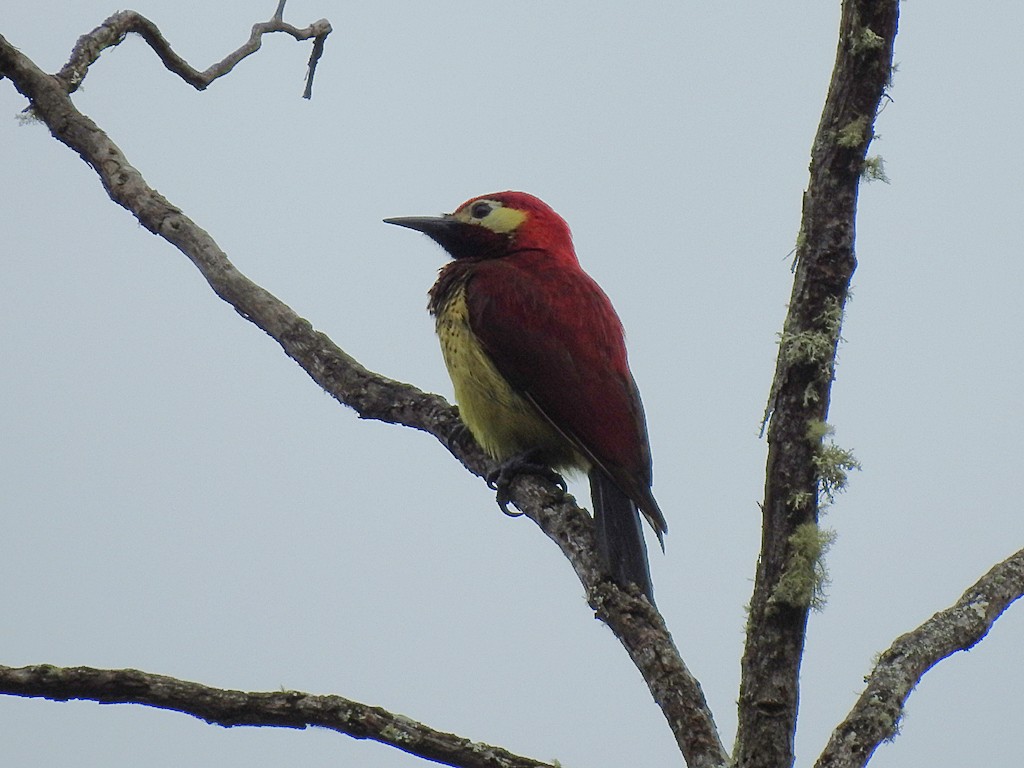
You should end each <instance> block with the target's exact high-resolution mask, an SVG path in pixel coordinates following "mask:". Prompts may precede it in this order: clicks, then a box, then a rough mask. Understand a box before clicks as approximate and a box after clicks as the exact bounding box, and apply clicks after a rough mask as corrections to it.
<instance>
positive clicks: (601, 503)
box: [590, 467, 654, 605]
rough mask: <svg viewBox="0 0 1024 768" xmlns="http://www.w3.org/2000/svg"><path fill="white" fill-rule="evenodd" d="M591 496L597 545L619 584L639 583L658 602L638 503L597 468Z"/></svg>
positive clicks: (652, 602)
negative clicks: (648, 561) (648, 562)
mask: <svg viewBox="0 0 1024 768" xmlns="http://www.w3.org/2000/svg"><path fill="white" fill-rule="evenodd" d="M590 495H591V497H592V499H593V502H594V526H595V528H596V533H597V547H598V551H599V553H600V555H601V559H602V560H603V561H604V564H605V567H606V568H607V570H608V573H609V574H611V577H612V578H613V579H614V580H615V582H616V583H618V584H622V585H626V584H636V585H637V586H638V587H639V588H640V589H641V591H642V592H643V593H644V594H645V595H647V599H648V600H650V601H651V605H654V584H653V583H651V572H650V567H649V566H648V564H647V545H646V544H645V543H644V532H643V529H642V527H641V525H640V514H639V512H638V511H637V507H636V504H634V503H633V500H632V499H630V498H629V496H627V495H626V494H625V493H623V492H622V491H621V490H620V489H619V486H618V485H616V484H615V483H614V482H613V481H612V479H611V478H610V477H608V475H606V474H605V473H604V472H603V471H601V470H600V469H598V468H596V467H595V468H594V469H592V470H591V471H590Z"/></svg>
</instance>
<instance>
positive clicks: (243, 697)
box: [0, 665, 554, 768]
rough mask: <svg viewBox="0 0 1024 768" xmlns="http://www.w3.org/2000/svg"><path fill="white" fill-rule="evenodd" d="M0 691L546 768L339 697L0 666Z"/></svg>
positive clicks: (469, 765) (457, 759) (468, 765)
mask: <svg viewBox="0 0 1024 768" xmlns="http://www.w3.org/2000/svg"><path fill="white" fill-rule="evenodd" d="M0 692H3V693H8V694H13V695H16V696H31V697H37V698H46V699H52V700H54V701H69V700H72V699H87V700H90V701H96V702H100V703H102V704H145V705H147V706H150V707H157V708H159V709H170V710H174V711H175V712H183V713H185V714H187V715H192V716H193V717H198V718H199V719H200V720H205V721H206V722H208V723H212V724H214V725H222V726H224V727H225V728H233V727H235V726H239V725H249V726H274V727H278V728H308V727H310V726H317V727H319V728H328V729H330V730H332V731H337V732H338V733H343V734H345V735H347V736H351V737H353V738H356V739H373V740H374V741H379V742H381V743H383V744H389V745H391V746H392V747H395V748H397V749H400V750H402V751H403V752H408V753H409V754H410V755H416V756H417V757H422V758H425V759H427V760H432V761H434V762H438V763H442V764H444V765H451V766H457V768H554V766H552V765H551V764H550V763H542V762H538V761H537V760H531V759H530V758H527V757H520V756H519V755H515V754H512V753H511V752H508V751H507V750H505V749H502V748H501V747H493V746H491V745H489V744H482V743H480V742H474V741H470V740H469V739H465V738H462V737H461V736H456V735H454V734H451V733H444V732H442V731H437V730H434V729H433V728H430V727H428V726H426V725H423V723H418V722H416V721H415V720H412V719H410V718H408V717H405V716H404V715H397V714H394V713H393V712H388V711H387V710H385V709H381V708H380V707H371V706H369V705H367V704H360V703H359V702H358V701H352V700H351V699H346V698H343V697H341V696H315V695H313V694H309V693H302V692H300V691H278V692H272V693H245V692H242V691H229V690H223V689H220V688H210V687H209V686H206V685H200V684H199V683H190V682H187V681H185V680H178V679H176V678H173V677H164V676H163V675H151V674H147V673H145V672H139V671H138V670H135V669H93V668H91V667H51V666H48V665H41V666H35V667H21V668H13V667H5V666H0Z"/></svg>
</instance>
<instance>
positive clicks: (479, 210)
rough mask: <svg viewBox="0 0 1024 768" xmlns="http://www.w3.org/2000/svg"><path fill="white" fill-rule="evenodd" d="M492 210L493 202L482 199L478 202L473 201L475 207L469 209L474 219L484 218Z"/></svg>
mask: <svg viewBox="0 0 1024 768" xmlns="http://www.w3.org/2000/svg"><path fill="white" fill-rule="evenodd" d="M490 212H491V204H490V203H488V202H486V201H484V200H481V201H480V202H478V203H473V207H472V208H470V209H469V213H470V215H471V216H472V217H473V218H474V219H483V218H485V217H486V216H487V214H489V213H490Z"/></svg>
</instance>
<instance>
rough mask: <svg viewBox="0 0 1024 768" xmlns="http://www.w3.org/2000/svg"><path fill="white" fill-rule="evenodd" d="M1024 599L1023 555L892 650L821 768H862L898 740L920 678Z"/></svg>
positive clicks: (966, 646)
mask: <svg viewBox="0 0 1024 768" xmlns="http://www.w3.org/2000/svg"><path fill="white" fill-rule="evenodd" d="M1022 595H1024V549H1022V550H1020V551H1018V552H1017V553H1016V554H1014V555H1011V556H1010V557H1008V558H1007V559H1006V560H1004V561H1003V562H1001V563H999V564H998V565H995V566H993V567H992V569H991V570H989V572H988V573H986V574H985V575H984V576H982V577H981V578H980V579H978V581H977V582H976V583H975V584H974V585H973V586H971V587H970V588H969V589H968V590H967V591H966V592H964V594H963V595H962V596H961V597H960V599H959V600H957V602H956V603H955V604H954V605H952V606H951V607H949V608H947V609H946V610H944V611H940V612H939V613H936V614H935V615H934V616H932V617H931V618H930V619H928V621H926V622H925V623H924V624H922V625H921V626H920V627H918V628H917V629H915V630H914V631H912V632H908V633H907V634H905V635H902V636H901V637H898V638H897V639H896V641H895V642H894V643H893V644H892V645H891V646H889V649H888V650H887V651H886V652H885V653H883V654H882V656H881V657H880V658H879V660H878V663H877V664H876V665H875V668H874V670H872V672H871V674H870V675H868V677H867V678H866V682H867V687H866V688H865V689H864V692H863V693H862V694H861V695H860V698H859V699H858V700H857V703H856V704H855V705H854V707H853V709H852V710H851V711H850V714H849V715H848V716H847V717H846V719H845V720H844V721H843V722H842V723H840V724H839V727H837V728H836V729H835V731H833V733H832V738H831V739H830V740H829V743H828V746H827V747H825V751H824V752H822V754H821V757H820V758H819V759H818V762H817V763H816V764H815V765H816V766H817V768H858V767H859V766H864V765H866V764H867V762H868V760H870V759H871V756H872V755H873V754H874V752H875V749H877V748H878V745H879V744H880V743H882V742H883V741H885V740H886V739H891V738H892V737H893V736H895V735H896V729H897V727H898V724H899V720H900V717H902V714H903V705H904V704H905V703H906V701H907V698H908V697H909V696H910V692H911V691H912V690H913V689H914V687H915V686H916V685H917V684H918V682H919V681H920V680H921V677H922V676H923V675H924V673H925V672H927V671H928V670H929V669H931V668H932V667H933V666H935V665H936V664H938V663H939V662H940V661H942V660H943V659H945V658H947V657H949V656H951V655H953V654H954V653H956V652H957V651H966V650H968V649H970V648H972V647H973V646H974V645H975V644H976V643H978V642H980V641H981V639H982V638H983V637H985V635H986V634H988V631H989V629H991V628H992V625H993V624H994V623H995V621H996V619H998V618H999V616H1000V615H1002V613H1003V611H1005V610H1006V609H1007V608H1009V607H1010V605H1011V604H1012V603H1013V602H1014V601H1015V600H1018V599H1020V597H1021V596H1022Z"/></svg>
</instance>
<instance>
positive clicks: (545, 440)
mask: <svg viewBox="0 0 1024 768" xmlns="http://www.w3.org/2000/svg"><path fill="white" fill-rule="evenodd" d="M384 221H385V222H387V223H388V224H396V225H398V226H401V227H407V228H409V229H413V230H417V231H419V232H422V233H423V234H425V235H427V236H428V237H430V238H431V239H433V240H434V241H436V242H437V243H438V244H440V245H441V247H443V248H444V249H445V250H446V251H447V252H448V254H449V255H450V256H451V257H452V261H450V262H449V263H448V264H446V265H445V266H444V267H442V269H441V271H440V274H439V275H438V279H437V282H436V283H435V284H434V286H433V288H431V289H430V294H429V295H430V300H429V304H428V309H429V311H430V313H431V314H432V315H433V316H434V320H435V323H436V329H437V335H438V337H439V339H440V342H441V350H442V353H443V356H444V361H445V364H446V366H447V368H448V373H449V375H450V377H451V380H452V384H453V385H454V387H455V400H456V402H457V403H458V406H459V414H460V416H461V417H462V420H463V421H464V422H465V424H466V426H467V427H468V428H469V430H470V432H471V433H472V434H473V436H474V437H475V438H476V440H477V442H479V443H480V445H481V446H482V447H483V449H484V450H485V451H486V452H487V453H488V454H489V455H490V456H491V457H493V458H494V459H496V460H497V461H498V462H501V464H502V472H503V473H504V474H505V475H506V477H505V478H504V481H505V482H506V484H507V475H508V474H509V473H511V474H513V475H514V474H515V473H518V472H522V471H533V472H539V473H541V474H544V471H545V470H546V471H547V472H548V473H551V469H552V468H553V469H554V470H558V471H560V472H566V471H573V470H579V471H582V472H585V473H587V475H588V477H589V480H590V489H591V497H592V501H593V508H594V523H595V531H596V539H597V544H598V550H599V554H600V556H601V559H602V561H603V564H604V566H605V569H606V571H607V572H608V574H609V575H610V576H611V577H612V579H614V580H615V582H616V583H618V584H620V585H622V586H625V585H628V584H635V585H636V586H637V587H639V588H640V590H641V591H642V592H643V593H644V594H645V595H646V596H647V598H648V600H650V601H651V603H652V604H653V602H654V588H653V585H652V583H651V576H650V569H649V566H648V561H647V547H646V545H645V543H644V537H643V530H642V527H641V524H640V514H643V516H644V517H645V518H646V519H647V522H648V523H649V524H650V526H651V528H653V529H654V532H655V533H656V534H657V536H658V541H659V543H660V544H661V546H662V549H664V539H663V535H664V534H665V533H667V532H668V525H667V524H666V522H665V517H664V515H662V513H661V509H659V507H658V503H657V501H655V499H654V495H653V494H652V493H651V449H650V444H649V442H648V438H647V423H646V419H645V417H644V409H643V405H642V403H641V402H640V393H639V391H638V390H637V386H636V382H634V380H633V376H632V374H631V373H630V370H629V365H628V362H627V357H626V345H625V339H624V335H623V330H622V322H621V321H620V320H619V316H618V315H617V314H616V313H615V309H614V308H613V307H612V304H611V301H610V300H609V299H608V297H607V295H605V293H604V291H602V290H601V288H600V287H599V286H598V284H597V283H596V282H595V281H594V280H593V278H591V277H590V276H589V275H588V274H587V273H586V272H584V271H583V269H582V267H581V266H580V263H579V261H578V259H577V257H576V251H575V249H574V247H573V243H572V235H571V233H570V231H569V226H568V224H566V223H565V220H564V219H562V217H561V216H559V215H558V214H557V213H555V211H553V210H552V209H551V208H550V207H549V206H548V205H547V204H546V203H544V202H543V201H541V200H540V199H538V198H536V197H534V196H533V195H530V194H527V193H525V192H511V191H510V192H497V193H494V194H489V195H483V196H481V197H474V198H472V199H470V200H468V201H466V202H465V203H463V204H462V205H460V206H459V208H458V209H457V210H456V211H455V213H450V214H445V215H443V216H412V217H402V218H391V219H385V220H384ZM506 470H507V472H506ZM556 477H557V476H556ZM559 479H560V478H559ZM501 482H502V481H501V480H499V486H500V483H501ZM563 487H564V484H563ZM501 501H502V497H501V489H500V487H499V503H501Z"/></svg>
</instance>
